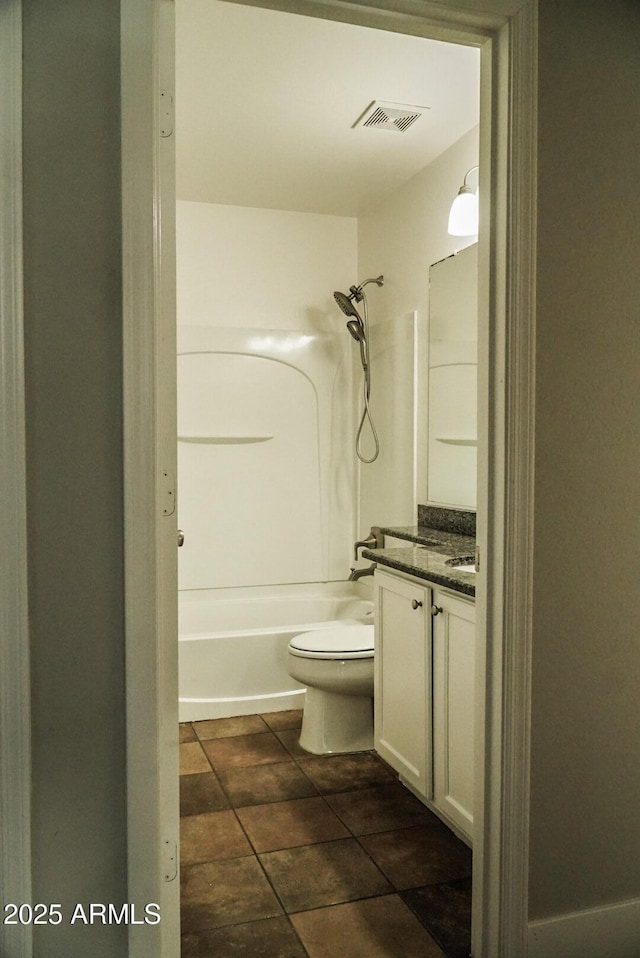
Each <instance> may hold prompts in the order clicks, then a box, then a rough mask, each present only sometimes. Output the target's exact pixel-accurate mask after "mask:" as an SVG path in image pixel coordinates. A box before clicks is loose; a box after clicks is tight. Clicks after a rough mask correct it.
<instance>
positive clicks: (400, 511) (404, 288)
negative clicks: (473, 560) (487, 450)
mask: <svg viewBox="0 0 640 958" xmlns="http://www.w3.org/2000/svg"><path fill="white" fill-rule="evenodd" d="M477 159H478V129H477V128H475V129H473V130H471V131H470V132H469V133H467V134H466V135H465V136H463V137H462V138H461V139H460V140H458V142H457V143H455V144H454V145H453V146H452V147H450V149H448V150H447V151H446V152H445V153H443V154H442V156H440V157H439V158H438V159H437V160H435V161H434V162H433V163H431V164H430V165H429V166H427V167H425V169H424V170H423V171H422V172H421V173H419V174H418V175H417V176H415V177H413V178H412V179H411V180H409V182H408V183H406V184H405V185H404V186H403V187H402V188H401V189H399V190H397V191H396V192H395V193H394V194H393V195H392V196H390V197H388V198H387V199H386V201H385V202H383V203H382V204H381V205H380V206H379V207H378V209H376V210H375V211H373V212H371V213H370V214H369V215H367V216H363V217H362V218H361V219H360V220H359V245H358V260H359V273H360V276H361V277H365V276H375V275H377V274H378V273H384V276H385V284H384V287H383V288H382V289H381V290H377V289H375V288H374V292H373V293H372V294H371V296H370V302H371V307H372V312H373V310H374V307H375V321H376V322H382V323H387V324H389V323H397V322H399V321H402V317H404V316H406V315H407V314H411V313H413V312H414V311H415V312H416V313H417V324H418V345H417V369H418V376H417V381H416V384H415V387H416V389H417V395H416V408H417V423H416V430H417V440H418V441H417V458H414V453H413V449H411V448H410V447H409V445H408V442H407V441H406V436H402V435H401V434H400V432H399V430H398V428H397V416H390V417H389V418H388V419H387V418H386V417H385V411H384V409H383V408H382V407H383V406H384V405H385V404H388V403H390V401H391V397H390V396H389V395H380V393H379V392H378V393H376V388H375V383H374V386H373V394H374V395H373V404H372V406H373V409H374V411H375V418H376V422H377V423H378V422H379V423H380V427H381V428H380V432H381V437H380V438H381V448H382V452H381V455H380V458H379V460H377V461H376V462H375V463H373V464H372V465H368V466H363V467H362V468H361V470H360V484H361V515H360V524H359V529H358V531H359V533H363V532H365V531H367V530H368V528H369V526H370V525H372V524H374V523H376V524H380V523H383V524H393V525H403V524H406V525H409V524H414V523H415V521H416V504H417V502H426V501H427V476H426V468H427V463H426V448H427V392H426V388H427V376H426V369H427V354H426V335H427V321H428V306H429V267H430V266H431V264H432V263H435V262H437V261H438V260H441V259H443V258H444V257H445V256H449V255H450V254H451V253H454V252H455V251H456V250H459V249H463V248H464V247H465V246H468V245H470V244H471V243H473V242H475V237H453V236H449V235H448V233H447V221H448V216H449V208H450V206H451V202H452V200H453V198H454V197H455V195H456V194H457V192H458V189H459V187H460V185H461V183H462V179H463V177H464V174H465V173H466V172H467V170H469V169H470V168H471V167H472V166H474V165H475V164H476V163H477ZM470 183H471V185H472V186H475V181H474V180H470ZM423 373H424V374H423ZM373 375H374V377H375V367H374V369H373ZM409 414H410V410H409V408H408V402H407V405H406V408H405V410H404V411H403V416H404V417H405V418H406V416H407V415H409ZM414 475H415V480H414ZM390 477H391V479H390ZM390 481H391V482H392V483H393V485H394V486H395V492H394V496H393V497H391V496H390V493H389V483H390Z"/></svg>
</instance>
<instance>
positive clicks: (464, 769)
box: [374, 566, 475, 841]
mask: <svg viewBox="0 0 640 958" xmlns="http://www.w3.org/2000/svg"><path fill="white" fill-rule="evenodd" d="M375 597H376V654H375V660H374V661H375V700H374V703H375V747H376V750H377V751H378V753H379V754H380V755H381V756H382V758H384V759H385V761H386V762H388V763H389V765H391V767H392V768H394V769H395V770H396V771H397V772H398V774H399V775H400V778H401V780H402V781H403V782H405V783H406V784H407V785H408V786H409V788H411V790H412V791H413V792H415V793H416V794H417V795H418V796H419V797H420V798H421V799H423V800H424V801H425V804H427V805H429V807H431V808H432V809H433V810H434V811H436V812H437V813H438V814H439V815H440V816H441V817H442V818H443V819H444V820H445V821H446V822H447V823H448V824H450V825H451V826H452V827H453V828H454V830H456V831H457V832H458V833H459V834H461V835H463V836H464V837H466V838H467V839H468V840H469V841H471V839H472V827H473V784H474V774H473V772H474V685H475V675H474V673H475V607H474V603H473V600H472V599H467V598H466V597H463V596H458V595H456V594H454V593H452V592H450V591H448V590H444V589H440V588H439V587H437V586H434V587H429V585H428V584H427V583H426V582H425V581H424V580H420V579H416V578H414V577H412V576H407V575H404V574H403V573H395V572H393V571H392V570H389V571H387V570H386V569H385V570H384V571H381V569H380V566H378V569H377V570H376V573H375Z"/></svg>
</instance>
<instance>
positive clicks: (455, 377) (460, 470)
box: [427, 243, 478, 509]
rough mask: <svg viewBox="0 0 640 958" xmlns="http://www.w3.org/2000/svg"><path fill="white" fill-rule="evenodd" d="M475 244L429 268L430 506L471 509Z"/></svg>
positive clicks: (474, 453)
mask: <svg viewBox="0 0 640 958" xmlns="http://www.w3.org/2000/svg"><path fill="white" fill-rule="evenodd" d="M477 253H478V244H477V243H474V244H473V245H472V246H467V247H466V248H465V249H463V250H461V251H460V252H459V253H454V254H453V255H452V256H447V258H446V259H443V260H440V261H439V262H438V263H434V265H433V266H432V267H431V268H430V270H429V363H428V366H429V410H428V429H429V441H428V461H427V498H428V503H429V504H430V505H438V506H454V507H458V508H462V509H475V508H476V466H477V369H478V291H477V286H478V255H477Z"/></svg>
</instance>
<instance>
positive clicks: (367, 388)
mask: <svg viewBox="0 0 640 958" xmlns="http://www.w3.org/2000/svg"><path fill="white" fill-rule="evenodd" d="M362 303H363V306H364V330H365V341H366V345H367V359H366V362H365V360H364V358H363V356H362V354H361V359H362V360H363V361H362V372H363V381H362V395H363V399H364V409H363V410H362V417H361V419H360V425H359V426H358V431H357V433H356V456H357V457H358V459H359V460H360V462H364V463H370V462H375V460H376V459H377V458H378V455H379V453H380V443H379V441H378V433H377V432H376V427H375V425H374V422H373V417H372V415H371V410H370V408H369V396H370V394H371V376H370V373H369V355H368V353H369V316H368V309H367V297H366V296H365V294H364V292H363V293H362ZM367 420H368V422H369V428H370V429H371V435H372V436H373V443H374V452H373V455H372V456H371V458H370V459H367V457H366V456H365V455H364V453H363V452H362V446H361V442H362V430H363V429H364V424H365V422H366V421H367Z"/></svg>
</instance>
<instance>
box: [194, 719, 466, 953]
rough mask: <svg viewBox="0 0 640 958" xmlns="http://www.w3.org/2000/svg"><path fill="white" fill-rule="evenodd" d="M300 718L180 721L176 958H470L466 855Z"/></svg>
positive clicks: (368, 767)
mask: <svg viewBox="0 0 640 958" xmlns="http://www.w3.org/2000/svg"><path fill="white" fill-rule="evenodd" d="M301 715H302V713H301V712H299V711H296V712H273V713H270V714H267V715H248V716H242V717H240V718H227V719H215V720H213V721H206V722H193V723H185V724H183V725H181V726H180V742H181V744H180V814H181V859H182V864H181V910H182V958H233V956H246V958H305V956H307V958H336V956H340V958H443V956H445V958H468V955H469V937H470V914H471V852H470V850H469V849H468V848H467V847H466V845H464V844H463V843H462V842H461V841H459V839H457V838H456V837H455V835H453V834H452V833H451V832H450V831H449V829H448V828H446V827H445V826H444V825H443V824H442V823H441V822H440V820H439V819H438V818H437V817H436V816H435V815H433V814H432V813H431V812H430V811H429V810H428V809H427V808H425V807H424V806H423V805H422V804H421V803H420V802H419V801H418V800H417V799H416V798H415V797H414V796H413V795H411V793H410V792H408V791H407V790H406V789H405V788H404V787H403V786H402V785H400V784H399V782H398V781H397V777H396V776H395V774H394V773H393V772H392V770H391V769H389V767H388V766H387V765H386V764H385V763H384V762H383V761H382V760H381V759H380V758H378V756H377V755H376V754H375V753H374V752H357V753H352V754H349V755H326V756H314V755H310V754H309V753H308V752H305V751H303V750H302V749H301V748H300V746H299V744H298V736H299V728H300V721H301Z"/></svg>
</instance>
